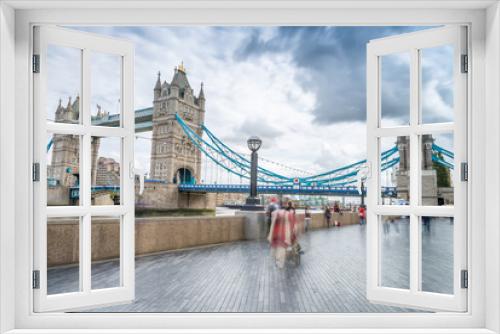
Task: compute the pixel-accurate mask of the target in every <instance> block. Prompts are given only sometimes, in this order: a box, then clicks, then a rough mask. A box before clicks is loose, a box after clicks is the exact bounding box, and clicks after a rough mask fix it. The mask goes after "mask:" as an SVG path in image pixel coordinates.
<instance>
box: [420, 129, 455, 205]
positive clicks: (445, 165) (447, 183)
mask: <svg viewBox="0 0 500 334" xmlns="http://www.w3.org/2000/svg"><path fill="white" fill-rule="evenodd" d="M421 142H422V155H421V159H422V173H421V187H422V188H421V189H422V199H421V204H422V205H453V203H454V198H453V196H454V185H453V182H454V176H455V173H454V164H453V157H454V154H453V134H452V133H443V134H432V135H423V136H421Z"/></svg>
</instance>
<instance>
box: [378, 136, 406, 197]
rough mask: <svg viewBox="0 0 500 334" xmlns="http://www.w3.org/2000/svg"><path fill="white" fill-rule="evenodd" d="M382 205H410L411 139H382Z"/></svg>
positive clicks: (404, 137)
mask: <svg viewBox="0 0 500 334" xmlns="http://www.w3.org/2000/svg"><path fill="white" fill-rule="evenodd" d="M380 151H381V155H380V185H381V187H382V189H381V190H380V192H381V204H385V205H409V204H410V137H406V136H400V137H382V138H380Z"/></svg>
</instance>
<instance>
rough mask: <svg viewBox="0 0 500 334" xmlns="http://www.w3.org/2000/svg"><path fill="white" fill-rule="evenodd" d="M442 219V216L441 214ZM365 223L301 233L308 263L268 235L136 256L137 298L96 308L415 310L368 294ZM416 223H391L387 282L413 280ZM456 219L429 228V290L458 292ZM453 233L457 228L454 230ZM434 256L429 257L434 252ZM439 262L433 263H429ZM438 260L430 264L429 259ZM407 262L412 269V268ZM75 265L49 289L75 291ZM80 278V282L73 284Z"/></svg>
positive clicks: (107, 274)
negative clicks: (290, 256)
mask: <svg viewBox="0 0 500 334" xmlns="http://www.w3.org/2000/svg"><path fill="white" fill-rule="evenodd" d="M441 220H442V221H441ZM365 228H366V227H365V226H359V225H350V226H343V227H336V228H330V229H322V230H315V231H310V232H308V233H306V234H305V235H303V236H302V237H301V241H300V242H301V245H302V247H303V249H304V250H305V254H304V255H303V256H302V261H301V264H300V265H299V266H298V267H295V266H294V265H293V264H291V263H289V264H288V265H287V266H286V268H285V269H278V268H276V266H275V265H274V263H273V261H272V259H271V256H270V252H269V246H268V244H267V242H264V241H241V242H235V243H228V244H222V245H215V246H210V247H204V248H197V249H191V250H180V251H173V252H166V253H162V254H156V255H148V256H142V257H137V258H136V279H135V281H136V299H135V301H134V302H133V303H131V304H126V305H117V306H110V307H105V308H99V309H93V310H89V311H90V312H344V313H345V312H413V311H415V310H411V309H403V308H398V307H391V306H386V305H381V304H372V303H370V302H369V301H368V300H367V299H366V247H365V246H366V233H365V232H366V231H365ZM408 231H409V224H408V221H407V220H401V221H396V222H394V223H391V224H390V225H388V226H387V228H384V236H383V238H384V240H385V241H388V242H384V245H386V246H387V247H385V246H384V248H383V252H384V254H385V255H386V256H384V260H383V268H385V274H384V277H383V281H385V282H387V283H388V286H402V285H404V283H403V282H405V281H408V274H407V268H408V267H409V264H408V261H409V250H408V245H409V240H408V235H409V233H408ZM452 231H453V225H452V224H450V223H449V221H448V220H446V221H445V220H444V219H441V218H438V219H437V220H433V221H432V223H431V224H430V226H429V228H428V229H425V230H424V232H423V233H425V234H424V235H423V242H424V244H425V252H424V253H425V254H426V258H430V259H432V261H428V262H427V263H426V264H424V268H425V271H424V277H423V283H422V284H423V286H424V288H425V289H426V291H444V292H451V291H452V282H448V281H447V280H446V279H443V278H444V277H450V276H449V275H450V273H451V270H452V269H451V268H452V265H451V264H452V263H453V260H452V259H453V255H452V247H451V245H452V243H450V240H449V239H447V238H449V236H450V232H452ZM451 235H452V233H451ZM427 256H428V257H427ZM429 262H431V263H429ZM429 264H430V265H429ZM405 268H406V269H405ZM117 269H118V261H107V262H101V263H96V264H93V265H92V287H93V288H99V287H110V286H116V285H117V284H118V281H119V280H118V275H117V273H118V271H117ZM75 274H76V277H78V270H77V268H75V267H63V268H55V269H51V270H49V272H48V275H49V282H50V284H49V286H48V290H49V293H56V292H58V291H74V290H73V289H74V288H75V287H78V281H77V280H76V281H75V280H71V279H68V278H71V277H72V276H74V275H75ZM71 285H75V286H73V287H72V286H71Z"/></svg>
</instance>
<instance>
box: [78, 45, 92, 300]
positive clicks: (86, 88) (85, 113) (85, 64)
mask: <svg viewBox="0 0 500 334" xmlns="http://www.w3.org/2000/svg"><path fill="white" fill-rule="evenodd" d="M90 75H91V74H90V51H89V50H88V49H83V53H82V76H81V77H82V99H81V101H82V112H81V114H80V117H81V119H82V120H81V122H82V124H83V128H84V135H83V138H82V149H81V150H80V152H81V153H80V154H81V157H80V159H81V160H80V161H81V169H82V170H81V171H80V201H81V203H80V205H82V206H83V208H84V215H83V218H82V232H83V233H82V238H81V245H80V251H81V256H80V260H81V268H82V274H81V278H82V280H81V281H82V286H83V289H82V291H83V292H85V293H90V290H91V281H90V280H91V266H92V249H91V241H92V231H91V221H92V218H91V216H90V206H91V201H92V198H91V182H92V180H91V179H92V143H91V139H92V138H91V134H90V89H91V87H90V80H91V78H90Z"/></svg>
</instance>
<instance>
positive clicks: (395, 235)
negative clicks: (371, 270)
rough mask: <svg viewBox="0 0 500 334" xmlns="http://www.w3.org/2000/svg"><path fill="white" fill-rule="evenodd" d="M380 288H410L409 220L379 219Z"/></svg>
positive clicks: (406, 218) (407, 218)
mask: <svg viewBox="0 0 500 334" xmlns="http://www.w3.org/2000/svg"><path fill="white" fill-rule="evenodd" d="M380 286H383V287H389V288H400V289H409V288H410V218H409V217H407V216H381V217H380Z"/></svg>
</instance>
